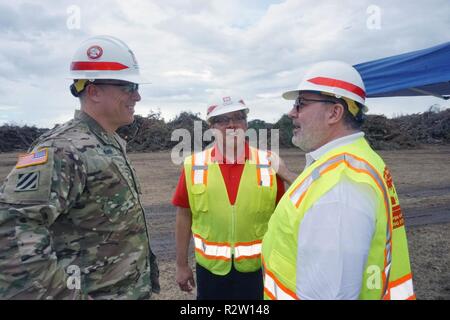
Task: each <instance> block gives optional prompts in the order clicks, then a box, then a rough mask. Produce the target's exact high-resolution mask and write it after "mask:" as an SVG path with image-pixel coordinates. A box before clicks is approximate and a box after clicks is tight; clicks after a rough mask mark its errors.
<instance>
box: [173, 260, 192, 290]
mask: <svg viewBox="0 0 450 320" xmlns="http://www.w3.org/2000/svg"><path fill="white" fill-rule="evenodd" d="M176 279H177V283H178V286H179V287H180V289H181V290H182V291H185V292H191V291H192V289H193V288H194V287H195V280H194V274H193V272H192V269H191V267H189V265H185V266H177V278H176Z"/></svg>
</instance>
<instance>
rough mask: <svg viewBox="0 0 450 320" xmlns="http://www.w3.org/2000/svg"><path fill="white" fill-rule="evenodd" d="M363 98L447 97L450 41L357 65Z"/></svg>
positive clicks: (449, 85)
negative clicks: (363, 93)
mask: <svg viewBox="0 0 450 320" xmlns="http://www.w3.org/2000/svg"><path fill="white" fill-rule="evenodd" d="M354 67H355V68H356V69H357V70H358V71H359V72H360V74H361V77H362V78H363V81H364V85H365V87H366V94H367V97H369V98H372V97H396V96H436V97H439V98H444V99H448V98H449V96H450V42H446V43H443V44H440V45H438V46H435V47H431V48H428V49H423V50H418V51H413V52H408V53H404V54H400V55H397V56H392V57H387V58H383V59H378V60H374V61H369V62H364V63H360V64H357V65H355V66H354Z"/></svg>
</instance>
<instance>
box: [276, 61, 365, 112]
mask: <svg viewBox="0 0 450 320" xmlns="http://www.w3.org/2000/svg"><path fill="white" fill-rule="evenodd" d="M300 91H318V92H323V93H328V94H331V95H333V96H335V97H336V98H347V99H350V100H353V101H355V102H358V103H360V104H361V105H362V106H363V111H364V112H366V111H367V110H368V109H367V107H366V105H365V99H366V89H365V87H364V82H363V80H362V78H361V75H360V74H359V72H358V71H357V70H356V69H355V68H354V67H353V66H351V65H349V64H347V63H345V62H341V61H323V62H319V63H316V64H314V65H313V66H312V67H311V68H310V69H308V70H307V71H306V74H305V76H304V77H303V80H302V81H301V82H300V85H299V86H298V89H297V90H291V91H287V92H285V93H283V98H285V99H287V100H295V99H297V97H298V96H299V93H300Z"/></svg>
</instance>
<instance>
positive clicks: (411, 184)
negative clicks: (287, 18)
mask: <svg viewBox="0 0 450 320" xmlns="http://www.w3.org/2000/svg"><path fill="white" fill-rule="evenodd" d="M280 153H281V156H282V157H283V159H284V160H285V162H286V164H287V165H288V167H289V168H291V170H293V171H296V172H300V171H301V170H302V168H303V167H304V164H305V161H304V154H303V153H302V152H300V151H299V150H298V149H286V150H281V152H280ZM379 153H380V155H381V156H382V157H383V159H384V160H385V162H386V163H387V165H388V166H389V168H390V170H391V173H392V176H393V178H394V181H395V184H396V187H397V192H398V194H399V197H400V203H401V205H402V209H403V212H404V215H405V223H406V227H407V235H408V243H409V251H410V257H411V264H412V270H413V278H414V287H415V291H416V295H417V298H418V299H450V250H449V249H450V146H444V147H443V146H426V147H423V148H421V149H416V150H396V151H380V152H379ZM130 158H131V160H132V162H133V164H134V166H135V168H136V170H137V172H138V176H139V178H140V181H141V184H142V187H143V194H144V196H143V199H142V200H143V204H144V206H145V207H146V211H147V223H148V225H149V227H150V229H149V230H150V235H151V246H152V248H153V250H154V251H155V254H156V255H157V257H158V260H159V267H160V280H161V293H160V294H159V295H154V297H153V299H158V300H159V299H195V292H194V293H191V294H188V293H183V292H181V291H180V290H179V289H178V286H177V285H176V283H175V236H174V228H175V208H174V207H173V206H172V205H171V204H170V200H171V197H172V194H173V192H174V190H175V187H176V184H177V181H178V177H179V173H180V169H181V167H180V166H178V165H174V164H173V163H172V161H171V157H170V152H169V151H165V152H152V153H134V154H130ZM16 159H17V154H15V153H3V154H0V181H3V179H4V178H5V177H6V175H7V174H8V172H9V171H10V170H11V168H12V167H13V166H14V164H15V162H16ZM190 261H191V262H192V264H194V260H193V257H192V255H191V260H190Z"/></svg>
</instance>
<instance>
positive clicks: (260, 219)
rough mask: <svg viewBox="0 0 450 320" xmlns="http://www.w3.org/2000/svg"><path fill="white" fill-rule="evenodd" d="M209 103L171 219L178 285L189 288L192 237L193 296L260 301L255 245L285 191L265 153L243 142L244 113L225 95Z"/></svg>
mask: <svg viewBox="0 0 450 320" xmlns="http://www.w3.org/2000/svg"><path fill="white" fill-rule="evenodd" d="M222 100H223V101H221V102H220V103H219V104H216V105H213V106H210V107H209V108H208V111H207V121H208V124H209V125H210V128H211V129H212V130H213V131H214V136H215V142H214V145H213V146H212V147H211V148H207V149H205V150H204V151H202V152H199V153H196V154H193V155H192V156H190V157H188V158H186V160H185V163H184V167H183V169H182V172H181V175H180V179H179V181H178V186H177V189H176V191H175V194H174V196H173V199H172V203H173V205H175V206H176V207H178V208H177V218H176V251H177V276H176V281H177V283H178V285H179V286H180V289H181V290H183V291H187V292H190V291H192V288H193V287H195V281H194V275H193V272H192V269H191V267H190V266H189V264H188V251H189V243H190V239H191V236H192V235H193V237H194V244H195V257H196V262H197V263H196V277H197V299H198V300H205V299H214V300H222V299H252V300H258V299H262V297H263V279H262V273H261V261H260V258H261V257H260V253H261V240H262V237H263V235H264V233H265V232H266V230H267V223H268V221H269V219H270V216H271V215H272V213H273V211H274V208H275V206H276V204H277V203H278V201H279V200H280V199H281V197H282V195H283V193H284V191H285V188H284V184H283V182H282V181H281V180H280V178H279V177H278V176H276V174H275V171H273V170H272V169H271V168H270V162H269V158H270V153H269V152H267V151H264V150H259V149H256V148H252V147H250V146H249V145H248V144H247V142H246V141H245V131H246V130H247V113H248V108H247V107H246V105H245V104H244V102H243V101H242V100H239V101H233V99H232V98H231V97H224V98H223V99H222Z"/></svg>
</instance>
